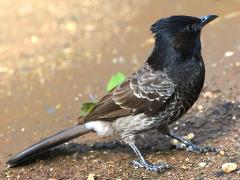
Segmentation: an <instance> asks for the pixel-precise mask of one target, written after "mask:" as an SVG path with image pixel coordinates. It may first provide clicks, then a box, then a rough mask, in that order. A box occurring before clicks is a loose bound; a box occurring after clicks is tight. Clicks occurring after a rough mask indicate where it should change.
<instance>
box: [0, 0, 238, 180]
mask: <svg viewBox="0 0 240 180" xmlns="http://www.w3.org/2000/svg"><path fill="white" fill-rule="evenodd" d="M0 3H1V6H0V22H1V26H0V114H1V117H0V179H87V178H89V179H90V177H91V176H93V177H94V178H96V179H240V170H237V171H235V172H232V173H229V174H224V173H222V171H221V166H222V164H223V163H226V162H234V163H236V164H238V168H240V137H239V136H240V83H239V80H240V58H239V57H240V38H239V34H240V24H239V22H240V1H238V0H234V1H228V0H218V1H216V0H208V1H197V2H196V1H186V0H185V1H157V0H156V1H150V0H142V1H134V0H132V1H130V0H129V1H128V0H123V1H110V0H101V1H100V0H78V1H77V0H68V1H57V0H52V1H47V0H43V1H37V0H31V1H23V0H2V1H0ZM172 14H186V15H195V16H202V15H207V14H218V15H219V18H218V19H217V20H216V21H215V22H213V23H211V24H210V25H209V26H208V27H206V28H205V29H204V31H203V32H202V47H203V51H202V53H203V57H204V60H205V65H206V83H205V86H204V90H203V92H202V94H201V96H200V98H199V100H198V101H197V103H196V104H195V105H194V107H193V108H192V109H191V110H190V111H189V112H188V113H187V114H186V115H185V116H184V117H183V118H182V119H181V120H179V121H178V122H177V123H176V124H173V125H172V127H171V129H172V130H174V131H175V132H176V133H178V134H181V135H186V134H188V133H194V135H195V138H194V139H193V142H194V143H197V144H201V145H211V146H215V147H217V148H220V149H221V150H222V151H224V154H223V153H221V154H213V153H208V154H196V153H189V152H185V151H179V150H176V149H175V148H174V146H172V145H170V143H169V140H170V139H169V138H166V137H163V136H161V135H159V134H157V132H155V131H152V132H149V133H148V134H145V135H144V136H141V137H139V140H138V141H139V146H141V148H142V151H143V152H144V154H145V155H146V158H147V159H148V160H149V161H151V162H154V163H157V162H163V161H164V162H167V163H169V164H171V165H172V166H173V168H172V169H170V170H167V171H165V172H163V173H161V174H158V173H153V172H147V171H145V170H143V169H134V168H132V164H131V161H132V160H134V159H135V158H136V157H135V155H134V154H133V153H132V151H131V150H130V148H129V147H127V146H124V145H121V144H120V143H119V142H116V141H113V140H111V139H108V140H106V139H98V138H96V137H95V135H94V134H89V135H85V136H84V137H81V138H79V139H76V140H74V141H72V142H70V143H68V144H65V145H63V146H60V147H58V148H56V149H53V150H51V151H49V152H46V153H44V154H42V155H41V156H40V157H38V158H37V159H33V160H31V161H29V162H27V163H26V164H23V165H22V166H19V167H17V168H12V169H7V168H6V166H5V162H6V160H7V159H8V158H9V157H10V156H11V155H12V154H15V153H16V152H18V151H20V150H22V149H24V148H25V147H27V146H29V145H31V144H33V143H34V142H36V141H38V140H39V139H41V138H43V137H47V136H48V135H50V134H53V133H55V132H57V131H59V130H62V129H64V128H66V127H69V126H72V125H74V124H76V123H77V119H76V117H78V116H79V111H80V105H81V103H83V102H86V101H89V100H91V98H92V97H96V98H98V99H99V97H101V96H102V95H103V94H104V93H105V92H106V87H105V86H106V83H107V81H108V79H109V78H110V77H111V75H112V74H114V73H116V72H119V71H121V72H123V73H125V74H126V75H128V74H131V73H132V72H133V71H134V70H136V69H137V68H138V67H139V66H141V64H143V63H144V61H145V60H146V58H147V56H148V55H149V53H150V51H151V48H152V46H153V43H152V38H151V37H152V36H151V34H150V32H149V27H150V25H151V24H152V23H153V22H154V21H156V20H157V19H159V18H161V17H165V16H169V15H172ZM202 164H205V166H202Z"/></svg>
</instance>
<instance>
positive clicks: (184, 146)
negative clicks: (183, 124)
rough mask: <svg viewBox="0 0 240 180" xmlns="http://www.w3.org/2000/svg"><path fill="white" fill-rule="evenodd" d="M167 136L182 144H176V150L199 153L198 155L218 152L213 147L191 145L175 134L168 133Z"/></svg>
mask: <svg viewBox="0 0 240 180" xmlns="http://www.w3.org/2000/svg"><path fill="white" fill-rule="evenodd" d="M168 136H170V137H172V138H174V139H177V140H178V141H180V142H182V143H180V144H177V145H176V147H177V149H184V150H187V151H190V152H199V153H206V152H218V151H219V150H218V149H216V148H214V147H201V146H197V145H195V144H193V143H192V142H191V141H189V140H187V139H184V138H182V137H181V136H178V135H177V134H175V133H172V132H170V133H169V134H168Z"/></svg>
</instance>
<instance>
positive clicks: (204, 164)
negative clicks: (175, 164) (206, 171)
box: [198, 162, 207, 168]
mask: <svg viewBox="0 0 240 180" xmlns="http://www.w3.org/2000/svg"><path fill="white" fill-rule="evenodd" d="M206 165H207V163H206V162H200V163H198V166H200V167H202V168H204V167H205V166H206Z"/></svg>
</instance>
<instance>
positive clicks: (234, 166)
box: [222, 163, 237, 173]
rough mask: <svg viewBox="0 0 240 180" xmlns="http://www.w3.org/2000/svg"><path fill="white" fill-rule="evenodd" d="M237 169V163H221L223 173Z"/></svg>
mask: <svg viewBox="0 0 240 180" xmlns="http://www.w3.org/2000/svg"><path fill="white" fill-rule="evenodd" d="M236 169H237V164H235V163H225V164H223V165H222V171H223V172H225V173H230V172H233V171H235V170H236Z"/></svg>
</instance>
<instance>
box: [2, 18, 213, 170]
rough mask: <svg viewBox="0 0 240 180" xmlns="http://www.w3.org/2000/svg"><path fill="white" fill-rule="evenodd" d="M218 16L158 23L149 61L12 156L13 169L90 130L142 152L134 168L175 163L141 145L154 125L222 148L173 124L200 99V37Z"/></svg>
mask: <svg viewBox="0 0 240 180" xmlns="http://www.w3.org/2000/svg"><path fill="white" fill-rule="evenodd" d="M217 17H218V16H217V15H207V16H202V17H193V16H186V15H173V16H169V17H165V18H162V19H160V20H158V21H156V22H155V23H154V24H153V25H152V26H151V28H150V30H151V32H152V34H153V36H154V41H155V42H154V47H153V49H152V52H151V54H150V56H149V57H148V58H147V60H146V62H145V63H144V64H143V65H142V66H141V67H140V68H139V69H138V70H137V71H136V72H134V73H133V74H131V75H130V76H129V77H128V78H127V79H126V80H125V81H124V82H122V83H121V84H119V85H118V86H116V87H115V88H113V89H112V90H111V91H110V92H108V93H107V94H106V95H105V96H103V98H102V99H100V101H99V102H98V103H97V104H96V106H95V107H94V108H93V109H92V110H91V111H90V113H89V114H88V115H86V116H85V117H83V118H81V119H80V122H79V123H78V124H77V125H75V126H73V127H71V128H68V129H65V130H63V131H60V132H58V133H57V134H55V135H52V136H50V137H48V138H45V139H43V140H41V141H40V142H38V143H36V144H34V145H32V146H30V147H28V148H26V149H25V150H23V151H22V152H20V153H18V154H16V155H15V156H13V157H11V158H10V159H9V160H8V161H7V162H6V164H7V165H8V167H13V166H17V165H19V164H21V163H22V162H25V161H27V160H29V159H30V158H33V157H35V156H37V155H39V154H41V153H43V152H45V151H47V150H49V149H51V148H54V147H56V146H58V145H60V144H63V143H65V142H67V141H70V140H72V139H74V138H76V137H79V136H82V135H84V134H86V133H89V132H96V134H97V135H98V136H100V137H108V136H113V137H115V138H116V139H118V140H120V141H121V142H123V143H125V144H127V145H129V146H130V147H131V148H132V150H133V151H134V153H135V154H136V156H137V157H138V159H137V160H134V161H133V162H132V163H133V166H134V167H136V168H145V169H146V170H149V171H158V172H161V171H164V170H167V169H169V168H171V167H172V166H171V165H170V164H168V163H165V162H162V163H158V164H153V163H150V162H148V161H147V160H146V159H145V158H144V156H143V155H142V153H141V152H140V150H139V149H138V147H137V145H136V142H135V140H136V136H137V135H138V134H140V133H142V132H147V131H149V130H152V129H156V130H158V132H159V133H162V134H164V135H166V136H169V137H172V138H175V139H177V140H179V141H180V142H181V144H180V145H179V147H178V148H180V149H185V150H187V151H194V152H216V151H217V149H216V148H214V147H201V146H198V145H196V144H193V143H192V142H191V141H189V140H187V139H184V138H183V137H181V136H179V135H177V134H175V133H173V132H171V131H170V129H169V125H170V124H172V123H173V122H175V121H177V120H178V119H179V118H181V117H182V116H183V115H184V114H185V113H186V112H187V111H188V110H189V109H190V108H191V107H192V106H193V104H194V103H195V101H196V100H197V99H198V97H199V95H200V92H201V90H202V87H203V85H204V79H205V66H204V61H203V58H202V56H201V40H200V35H201V31H202V29H203V27H205V25H206V24H208V23H209V22H211V21H212V20H214V19H215V18H217Z"/></svg>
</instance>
